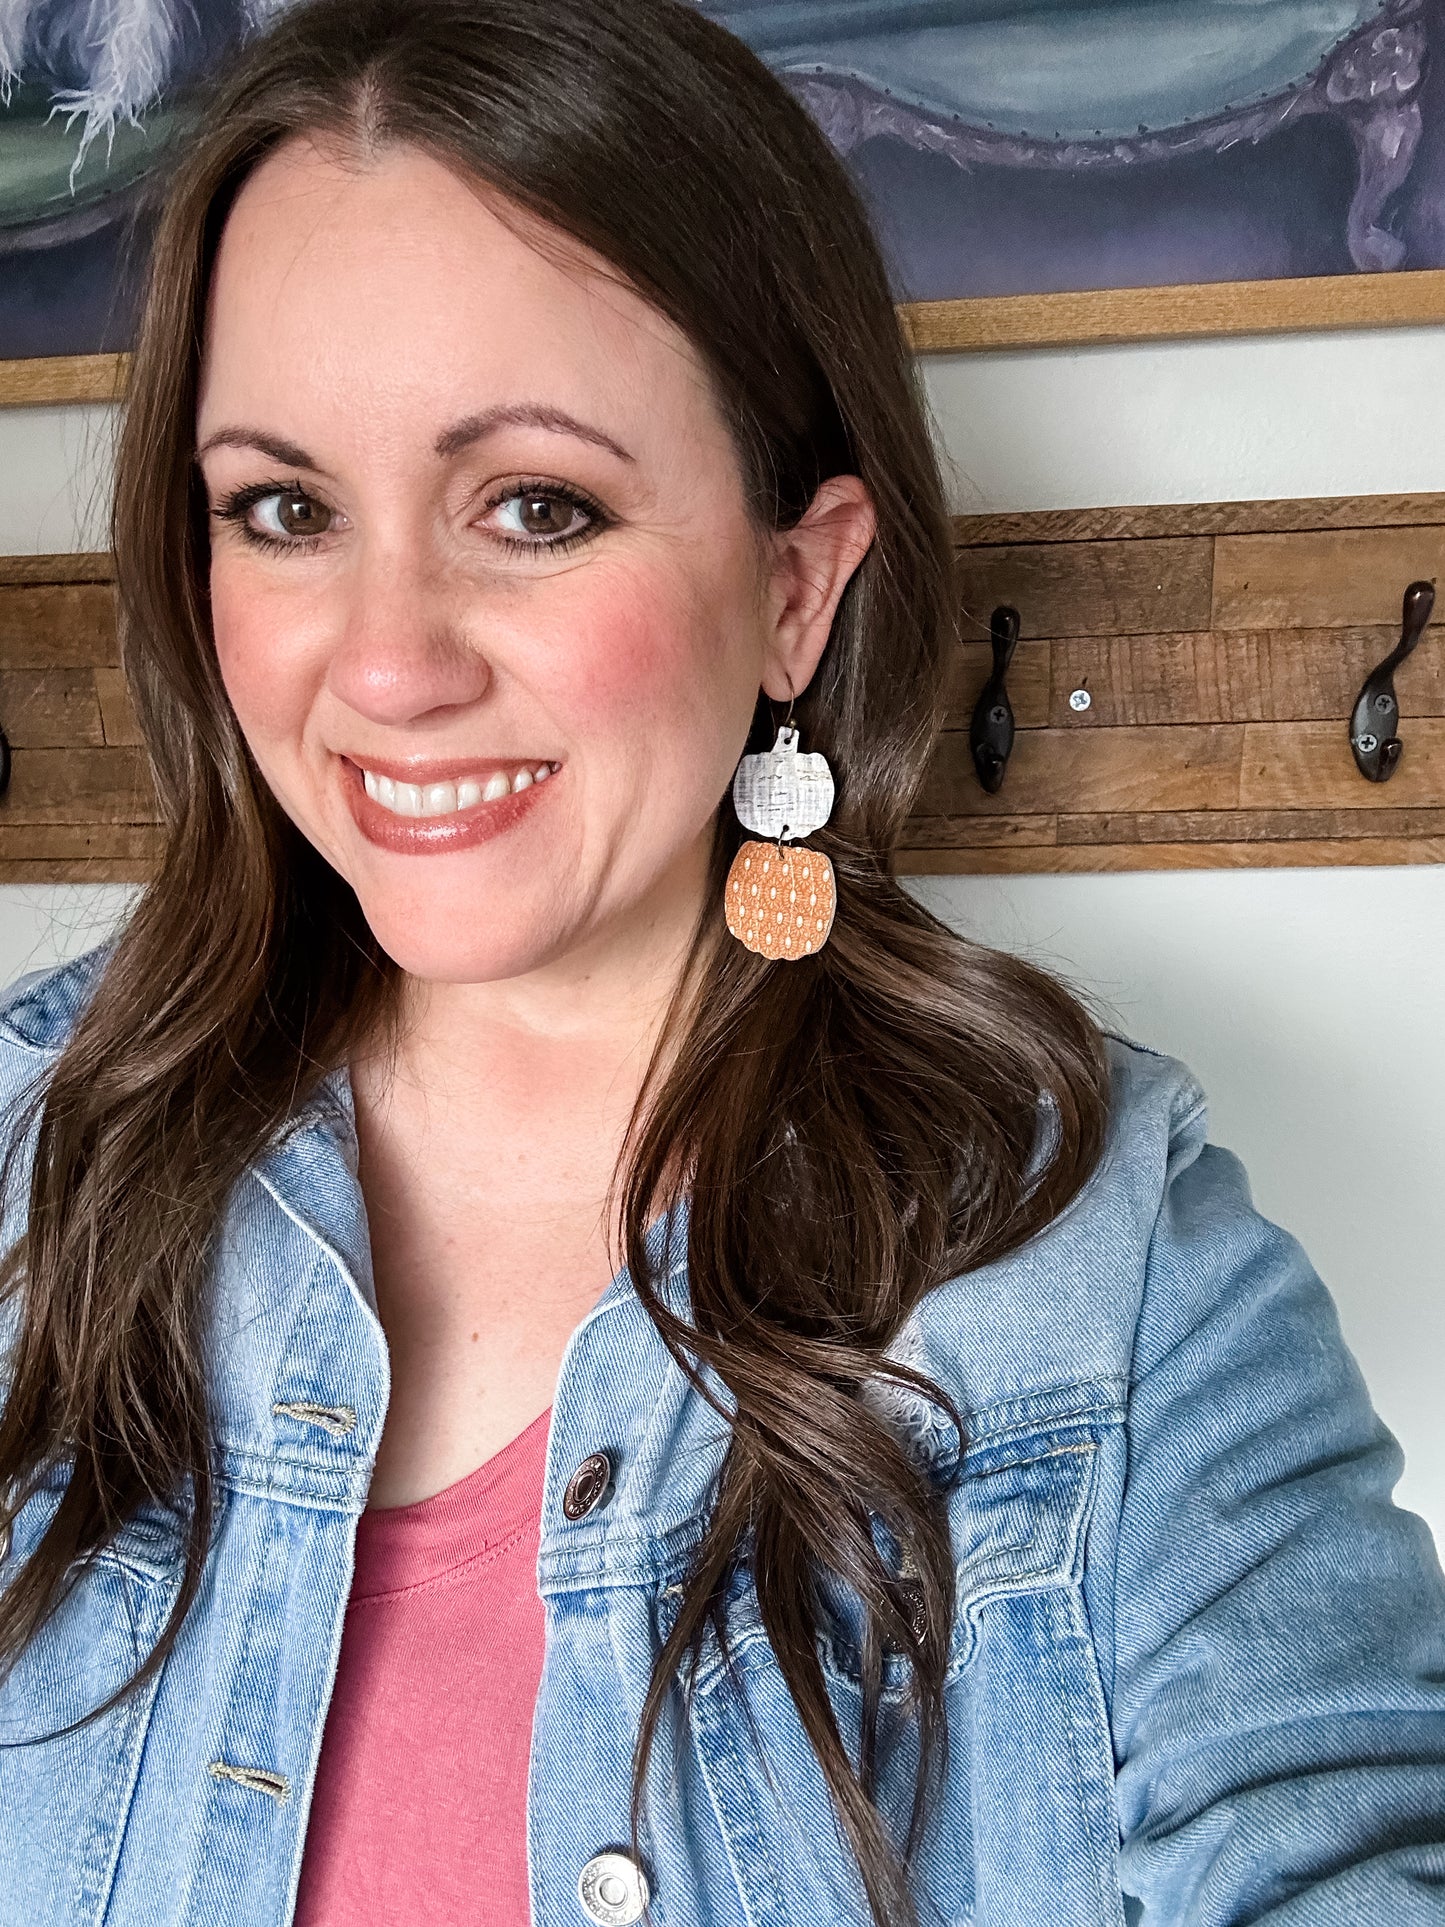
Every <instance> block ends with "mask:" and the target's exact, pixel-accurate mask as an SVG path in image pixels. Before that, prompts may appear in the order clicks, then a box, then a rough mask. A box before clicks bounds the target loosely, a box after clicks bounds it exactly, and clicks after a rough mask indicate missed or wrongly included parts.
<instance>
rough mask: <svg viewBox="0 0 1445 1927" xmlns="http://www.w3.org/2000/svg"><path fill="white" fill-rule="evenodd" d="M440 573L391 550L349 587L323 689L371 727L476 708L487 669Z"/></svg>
mask: <svg viewBox="0 0 1445 1927" xmlns="http://www.w3.org/2000/svg"><path fill="white" fill-rule="evenodd" d="M468 613H469V612H468V611H467V610H465V609H464V608H463V607H461V606H459V604H458V601H457V597H456V594H455V592H454V589H453V587H452V585H451V584H449V582H448V580H447V577H446V573H445V569H444V568H443V567H442V566H440V565H438V564H437V563H436V562H435V561H432V562H431V563H430V566H429V565H428V561H427V559H426V558H419V559H417V560H411V559H409V558H407V557H405V556H402V555H399V554H398V553H397V552H396V550H395V549H390V550H388V551H386V552H384V553H382V552H377V553H375V554H373V555H372V556H370V557H369V558H366V559H363V560H362V561H361V562H360V564H359V566H358V567H357V568H356V570H355V571H354V573H353V575H352V577H351V580H350V582H349V584H348V597H347V601H346V604H345V607H344V610H343V613H342V615H341V619H340V626H339V629H338V633H337V637H336V645H335V647H334V649H333V651H332V654H331V658H330V661H329V662H328V664H327V671H326V686H327V689H328V691H329V693H330V694H331V695H333V696H334V697H336V698H337V700H338V701H340V702H342V703H344V704H346V706H347V707H348V708H350V709H352V710H354V711H355V712H356V714H357V715H359V716H364V717H365V718H366V720H367V721H368V722H372V723H378V724H382V725H388V726H397V725H404V724H408V723H415V722H418V721H420V720H421V719H423V718H438V717H440V716H442V715H445V714H447V713H448V712H451V711H453V710H457V709H465V708H467V707H468V706H470V705H471V704H473V703H476V702H479V701H480V700H481V698H482V697H483V696H484V695H485V694H486V692H487V690H488V688H489V687H490V685H491V680H492V669H491V665H490V663H489V662H488V660H487V658H486V656H485V654H484V653H483V652H482V650H481V649H480V648H478V647H477V645H476V643H475V641H474V640H473V638H472V635H471V633H470V625H469V623H468V620H467V616H468Z"/></svg>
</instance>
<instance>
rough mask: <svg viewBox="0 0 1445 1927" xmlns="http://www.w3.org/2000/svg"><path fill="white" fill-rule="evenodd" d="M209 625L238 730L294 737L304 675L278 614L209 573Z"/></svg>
mask: <svg viewBox="0 0 1445 1927" xmlns="http://www.w3.org/2000/svg"><path fill="white" fill-rule="evenodd" d="M211 627H212V634H213V635H214V637H215V644H216V665H217V667H218V668H219V670H220V672H221V681H222V683H223V684H224V685H225V689H226V694H227V695H228V696H229V697H230V699H231V707H232V708H233V709H234V710H235V712H236V718H237V721H238V722H239V723H240V725H241V729H242V732H243V734H244V735H246V736H247V737H248V738H250V739H254V740H257V741H260V740H274V739H275V738H277V737H283V736H286V735H288V734H297V735H299V733H300V730H301V726H302V723H303V721H304V719H305V710H306V697H305V690H306V686H307V682H308V677H307V672H306V670H305V667H304V662H303V660H302V659H300V658H299V657H298V652H297V651H296V649H295V647H294V646H293V645H291V644H290V643H288V640H287V634H288V632H287V627H286V623H285V620H284V617H283V616H282V614H281V612H280V611H279V610H276V611H273V612H271V613H270V614H269V615H268V609H267V604H266V601H265V599H264V598H263V597H261V596H258V595H256V594H255V593H253V592H250V591H248V590H247V589H246V587H245V585H244V584H243V583H241V582H239V581H237V582H235V583H232V582H231V581H230V580H229V579H228V578H226V577H224V576H222V575H221V572H220V571H213V572H212V579H211Z"/></svg>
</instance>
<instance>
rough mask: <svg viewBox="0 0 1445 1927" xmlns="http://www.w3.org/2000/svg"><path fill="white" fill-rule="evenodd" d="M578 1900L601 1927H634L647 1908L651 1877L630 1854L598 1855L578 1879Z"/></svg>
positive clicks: (588, 1915)
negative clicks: (633, 1923)
mask: <svg viewBox="0 0 1445 1927" xmlns="http://www.w3.org/2000/svg"><path fill="white" fill-rule="evenodd" d="M577 1898H578V1900H579V1901H580V1902H581V1904H582V1911H583V1913H584V1914H586V1916H587V1918H588V1919H589V1920H592V1921H595V1922H596V1923H597V1927H631V1923H632V1922H633V1921H634V1920H641V1918H642V1910H643V1908H644V1907H645V1906H646V1905H647V1876H646V1875H645V1874H644V1873H643V1871H642V1869H641V1867H639V1866H638V1864H637V1862H636V1861H635V1860H633V1859H632V1858H631V1856H630V1855H628V1854H625V1853H599V1854H594V1855H593V1857H592V1859H590V1860H589V1861H588V1862H587V1865H586V1866H585V1867H584V1868H583V1869H582V1871H581V1873H580V1874H579V1875H578V1876H577Z"/></svg>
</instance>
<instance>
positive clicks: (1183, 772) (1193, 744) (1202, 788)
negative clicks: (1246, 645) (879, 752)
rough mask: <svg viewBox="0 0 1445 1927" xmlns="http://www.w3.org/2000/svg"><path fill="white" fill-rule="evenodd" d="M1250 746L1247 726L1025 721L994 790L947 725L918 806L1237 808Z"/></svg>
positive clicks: (973, 811) (982, 810) (965, 809)
mask: <svg viewBox="0 0 1445 1927" xmlns="http://www.w3.org/2000/svg"><path fill="white" fill-rule="evenodd" d="M1244 751H1245V729H1244V728H1232V729H1230V728H1211V727H1204V728H1188V727H1178V728H1169V729H1109V730H1100V731H1098V732H1097V733H1096V734H1094V735H1092V736H1091V735H1088V734H1087V733H1085V732H1083V731H1080V730H1070V729H1027V730H1021V731H1020V732H1019V735H1018V738H1017V740H1016V742H1015V744H1014V752H1013V755H1012V757H1011V758H1010V759H1009V766H1008V774H1007V776H1006V777H1005V778H1004V786H1003V789H1002V790H1001V791H1000V792H999V794H998V795H996V796H990V795H988V794H987V793H986V792H985V791H984V790H983V789H982V788H981V787H980V786H979V783H978V780H977V778H976V777H975V775H974V770H973V758H972V755H971V753H970V751H969V746H968V736H967V732H966V731H963V730H945V732H944V733H943V735H942V736H941V737H940V738H939V741H938V748H937V751H936V753H935V755H934V757H933V759H932V761H931V763H930V765H929V769H928V774H927V775H926V776H925V778H924V781H923V785H922V788H921V789H920V791H919V796H918V807H917V814H919V815H920V816H1017V815H1020V814H1023V813H1027V814H1030V815H1032V814H1035V813H1039V814H1044V815H1047V814H1051V813H1057V812H1058V811H1061V810H1068V811H1073V812H1075V813H1077V812H1080V811H1095V810H1117V809H1141V810H1142V809H1151V808H1153V809H1175V810H1227V809H1233V808H1235V807H1236V806H1237V804H1238V803H1239V790H1240V771H1241V767H1242V761H1243V757H1244ZM1346 754H1348V750H1347V751H1346ZM1357 780H1358V779H1357Z"/></svg>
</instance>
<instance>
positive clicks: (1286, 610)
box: [1180, 525, 1445, 634]
mask: <svg viewBox="0 0 1445 1927" xmlns="http://www.w3.org/2000/svg"><path fill="white" fill-rule="evenodd" d="M1442 567H1445V527H1441V526H1438V525H1436V526H1433V527H1430V526H1421V527H1418V528H1403V529H1333V530H1329V531H1305V532H1303V533H1300V534H1298V535H1221V536H1220V537H1218V538H1217V540H1216V542H1215V544H1214V604H1213V609H1212V611H1211V617H1212V619H1211V621H1210V622H1209V623H1207V624H1206V625H1205V626H1206V627H1207V628H1213V629H1348V628H1354V627H1358V626H1362V625H1379V624H1386V623H1391V624H1395V625H1396V631H1397V634H1398V624H1399V622H1400V605H1401V601H1402V599H1403V597H1404V594H1405V590H1406V588H1407V587H1408V585H1409V584H1410V583H1411V582H1415V581H1418V580H1421V579H1424V580H1426V581H1434V580H1435V579H1436V578H1437V577H1438V576H1439V574H1440V572H1441V569H1442ZM1180 626H1182V625H1180Z"/></svg>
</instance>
